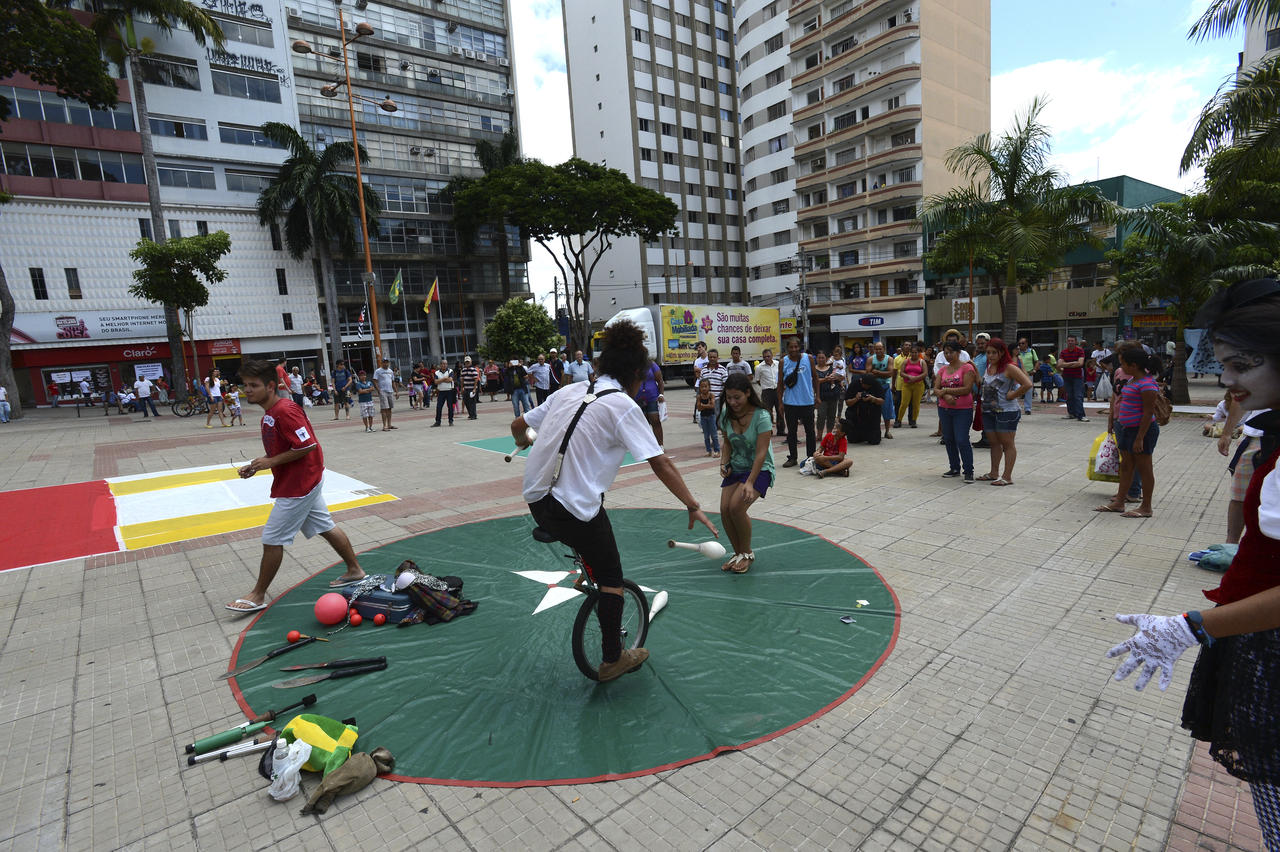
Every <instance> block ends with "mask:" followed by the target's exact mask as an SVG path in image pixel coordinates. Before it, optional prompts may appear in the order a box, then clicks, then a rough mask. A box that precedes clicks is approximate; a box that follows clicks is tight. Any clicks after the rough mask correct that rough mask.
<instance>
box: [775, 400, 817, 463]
mask: <svg viewBox="0 0 1280 852" xmlns="http://www.w3.org/2000/svg"><path fill="white" fill-rule="evenodd" d="M783 411H784V413H785V414H786V416H787V458H789V459H793V458H795V457H796V439H797V433H796V426H797V425H799V426H803V427H804V454H805V455H806V456H811V455H813V451H814V450H815V449H817V446H818V442H817V440H816V439H815V438H814V434H813V406H812V405H784V406H783Z"/></svg>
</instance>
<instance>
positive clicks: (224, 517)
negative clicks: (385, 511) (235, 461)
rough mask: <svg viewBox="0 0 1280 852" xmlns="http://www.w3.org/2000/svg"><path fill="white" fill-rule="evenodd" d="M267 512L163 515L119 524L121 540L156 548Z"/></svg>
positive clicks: (354, 504)
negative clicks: (143, 520) (148, 519)
mask: <svg viewBox="0 0 1280 852" xmlns="http://www.w3.org/2000/svg"><path fill="white" fill-rule="evenodd" d="M233 473H234V471H233ZM396 499H398V498H397V497H396V496H395V495H394V494H371V495H366V496H363V497H357V498H356V499H354V500H348V501H346V502H343V503H335V504H333V505H331V506H330V507H329V511H330V512H341V511H342V510H344V509H355V508H358V507H360V506H372V505H374V504H375V503H387V502H390V501H392V500H396ZM270 514H271V506H269V505H266V506H245V507H243V508H239V509H226V510H223V511H220V512H206V513H204V514H200V515H187V516H184V517H180V518H165V519H163V520H159V521H146V522H144V523H140V524H128V525H126V526H122V527H120V537H121V539H122V540H123V541H124V546H125V549H126V550H141V549H142V548H144V547H155V546H156V545H159V544H172V543H173V542H176V541H189V540H191V539H194V538H204V537H206V536H211V535H222V534H225V533H229V532H236V531H237V530H247V529H253V528H254V527H260V526H262V525H263V524H265V523H266V521H267V516H268V515H270Z"/></svg>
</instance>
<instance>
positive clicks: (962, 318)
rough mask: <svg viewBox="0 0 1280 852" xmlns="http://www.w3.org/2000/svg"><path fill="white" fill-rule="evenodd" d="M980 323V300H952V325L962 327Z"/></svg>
mask: <svg viewBox="0 0 1280 852" xmlns="http://www.w3.org/2000/svg"><path fill="white" fill-rule="evenodd" d="M977 321H978V300H977V299H974V300H973V301H970V300H969V299H968V298H964V299H952V300H951V324H952V325H960V324H962V323H969V322H977Z"/></svg>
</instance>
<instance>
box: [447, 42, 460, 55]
mask: <svg viewBox="0 0 1280 852" xmlns="http://www.w3.org/2000/svg"><path fill="white" fill-rule="evenodd" d="M449 52H450V53H452V54H453V55H454V56H461V55H462V48H460V47H458V46H457V45H456V44H455V45H453V46H451V47H450V48H449Z"/></svg>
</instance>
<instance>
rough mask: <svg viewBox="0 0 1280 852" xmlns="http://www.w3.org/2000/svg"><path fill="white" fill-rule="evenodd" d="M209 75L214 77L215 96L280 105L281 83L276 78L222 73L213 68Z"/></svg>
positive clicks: (233, 72)
mask: <svg viewBox="0 0 1280 852" xmlns="http://www.w3.org/2000/svg"><path fill="white" fill-rule="evenodd" d="M209 74H210V76H212V77H213V91H214V93H215V94H219V95H226V96H228V97H232V98H245V99H247V100H251V101H270V102H271V103H275V104H278V103H280V81H279V80H277V79H275V78H274V77H259V76H256V75H250V74H242V73H240V72H238V71H220V70H218V69H216V68H211V69H210V70H209Z"/></svg>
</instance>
